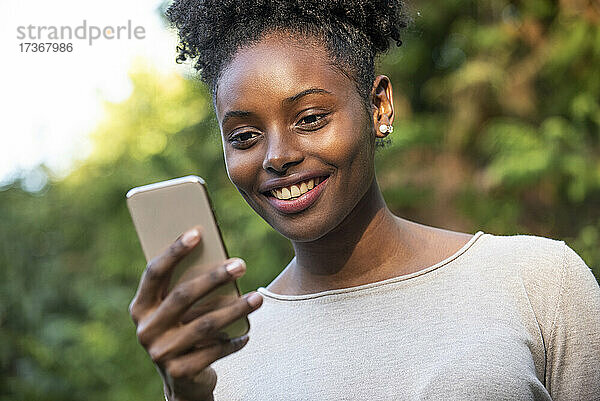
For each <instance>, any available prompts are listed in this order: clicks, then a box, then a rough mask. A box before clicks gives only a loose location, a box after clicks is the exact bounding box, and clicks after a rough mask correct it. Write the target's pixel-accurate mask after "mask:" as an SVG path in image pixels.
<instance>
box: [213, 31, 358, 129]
mask: <svg viewBox="0 0 600 401" xmlns="http://www.w3.org/2000/svg"><path fill="white" fill-rule="evenodd" d="M310 88H322V89H325V90H327V91H329V92H332V93H333V94H334V95H337V96H346V97H347V96H352V92H356V87H355V85H354V83H353V81H352V80H351V79H350V78H349V77H348V76H346V75H344V74H343V73H342V72H341V71H340V70H339V69H338V68H336V67H334V65H333V61H332V60H331V58H330V56H329V55H328V54H327V52H326V50H325V48H324V46H323V45H321V44H319V43H318V42H316V41H308V40H306V41H299V40H297V39H296V40H294V39H293V38H289V37H282V36H279V35H274V34H271V35H267V36H265V37H264V38H263V39H262V40H260V41H259V42H257V43H256V44H253V45H252V46H249V47H245V48H242V49H240V50H238V52H237V53H236V54H235V56H234V57H233V59H232V60H231V61H230V63H229V64H228V65H227V67H226V68H225V69H224V70H223V72H222V74H221V76H220V78H219V80H218V82H217V94H216V109H217V117H218V118H219V119H221V118H222V116H223V114H224V113H225V112H227V110H231V109H236V110H246V109H250V108H253V107H256V106H259V105H262V106H263V107H264V105H265V104H266V103H268V102H271V101H281V100H283V99H286V98H289V97H290V96H293V95H295V94H297V93H299V92H301V91H304V90H306V89H310Z"/></svg>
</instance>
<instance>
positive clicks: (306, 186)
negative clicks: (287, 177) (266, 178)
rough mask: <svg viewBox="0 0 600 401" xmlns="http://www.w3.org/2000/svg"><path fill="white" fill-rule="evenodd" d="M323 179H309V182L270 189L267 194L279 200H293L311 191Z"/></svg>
mask: <svg viewBox="0 0 600 401" xmlns="http://www.w3.org/2000/svg"><path fill="white" fill-rule="evenodd" d="M324 179H325V178H324V177H315V178H311V179H310V180H304V181H300V182H297V183H295V184H294V185H289V186H287V187H281V188H275V189H272V190H270V191H269V192H267V194H268V195H271V196H273V197H275V198H277V199H280V200H293V199H296V198H299V197H300V196H302V195H304V194H305V193H307V192H310V191H312V190H313V189H314V188H315V187H316V186H317V185H319V183H320V182H322V181H323V180H324Z"/></svg>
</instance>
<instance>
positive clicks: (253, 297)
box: [246, 292, 262, 308]
mask: <svg viewBox="0 0 600 401" xmlns="http://www.w3.org/2000/svg"><path fill="white" fill-rule="evenodd" d="M261 300H262V297H261V296H260V294H259V293H258V292H253V293H252V294H250V295H248V296H247V297H246V302H248V305H250V306H251V307H253V308H254V307H256V306H257V305H258V304H259V303H260V301H261Z"/></svg>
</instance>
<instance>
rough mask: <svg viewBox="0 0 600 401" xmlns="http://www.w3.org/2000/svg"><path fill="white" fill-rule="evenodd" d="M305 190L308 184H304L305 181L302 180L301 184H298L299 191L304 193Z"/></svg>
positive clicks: (306, 190)
mask: <svg viewBox="0 0 600 401" xmlns="http://www.w3.org/2000/svg"><path fill="white" fill-rule="evenodd" d="M307 192H308V186H307V185H306V183H305V182H303V183H302V184H300V193H301V194H305V193H307Z"/></svg>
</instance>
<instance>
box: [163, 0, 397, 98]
mask: <svg viewBox="0 0 600 401" xmlns="http://www.w3.org/2000/svg"><path fill="white" fill-rule="evenodd" d="M166 16H167V18H168V20H169V21H170V22H171V24H172V25H173V26H174V27H175V28H176V29H177V30H178V33H179V40H180V43H179V45H178V46H177V52H178V56H177V62H178V63H181V62H184V61H186V60H187V59H188V58H189V59H192V60H193V59H196V58H197V60H196V62H195V64H194V68H195V69H196V70H197V71H199V72H200V76H201V79H202V80H203V81H204V82H205V83H207V84H208V86H209V87H210V88H211V91H212V93H213V96H214V95H215V94H216V90H217V87H216V84H217V81H218V79H219V74H220V73H221V71H222V70H223V68H224V67H226V65H227V63H228V62H229V61H231V58H232V57H233V56H234V55H235V53H236V51H237V50H239V49H240V48H242V47H245V46H248V45H250V44H252V43H255V42H257V41H259V40H260V39H261V38H262V37H263V36H264V35H265V34H266V33H269V32H274V31H277V32H284V33H292V34H294V33H299V34H301V35H303V36H304V37H306V38H316V39H319V40H321V41H322V43H323V44H324V45H325V48H326V50H327V52H328V54H329V55H330V57H332V59H333V61H334V62H335V64H338V65H341V66H343V67H345V69H344V68H343V67H342V68H341V70H342V72H344V73H345V74H346V75H348V76H349V77H350V78H352V79H354V81H355V83H356V85H357V90H358V92H359V94H360V95H361V96H362V97H363V99H364V100H365V101H366V102H367V104H368V97H369V93H370V91H371V86H372V83H373V80H374V78H375V76H374V74H375V72H374V69H375V67H374V62H375V58H376V57H377V56H378V55H379V54H381V53H384V52H386V51H387V50H388V49H389V43H390V39H391V40H393V41H395V42H396V44H397V45H398V46H400V45H401V44H402V41H401V40H400V31H401V30H402V29H403V28H405V27H406V26H407V24H408V17H407V13H406V12H405V6H404V3H403V2H402V1H400V0H397V1H393V0H389V1H386V0H252V1H243V0H242V1H240V0H238V1H236V0H174V2H173V3H172V4H171V6H170V7H169V8H168V9H167V11H166ZM338 68H339V66H338Z"/></svg>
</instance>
